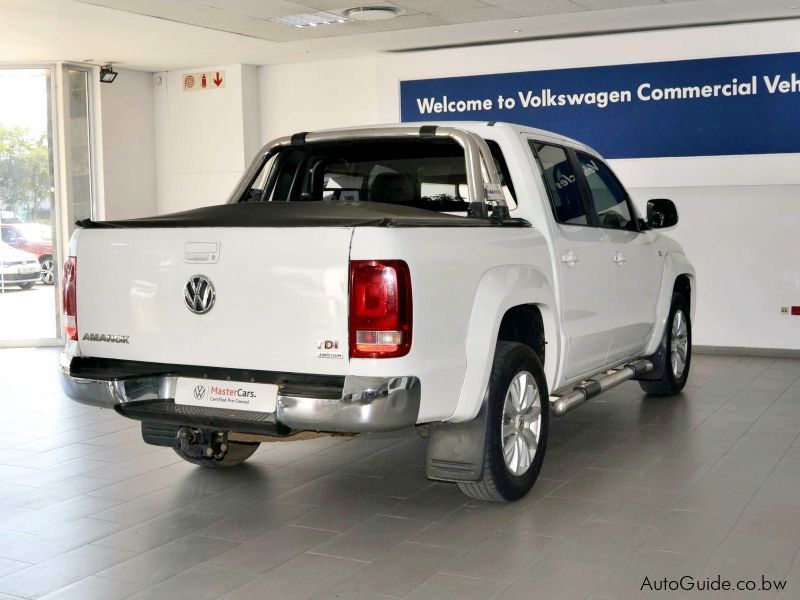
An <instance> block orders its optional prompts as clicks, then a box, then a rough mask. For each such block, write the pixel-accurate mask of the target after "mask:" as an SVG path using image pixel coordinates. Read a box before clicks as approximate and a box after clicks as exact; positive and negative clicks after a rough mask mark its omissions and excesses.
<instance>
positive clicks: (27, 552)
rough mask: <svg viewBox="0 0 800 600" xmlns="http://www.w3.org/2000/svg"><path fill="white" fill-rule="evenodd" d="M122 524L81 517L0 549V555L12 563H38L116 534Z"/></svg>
mask: <svg viewBox="0 0 800 600" xmlns="http://www.w3.org/2000/svg"><path fill="white" fill-rule="evenodd" d="M121 527H123V525H120V524H119V523H112V522H111V521H101V520H99V519H92V518H84V519H78V520H76V521H72V522H69V523H66V524H64V525H60V526H57V527H54V528H52V529H48V530H46V531H44V532H43V533H40V534H39V535H36V536H34V537H32V538H30V539H28V540H25V541H24V542H20V543H18V544H14V545H13V546H11V547H6V548H0V555H2V556H4V557H5V558H10V559H12V560H18V561H22V562H28V563H39V562H42V561H45V560H48V559H50V558H53V557H54V556H58V555H59V554H62V553H64V552H66V551H68V550H72V549H73V548H77V547H79V546H83V545H84V544H87V543H89V542H92V541H94V540H97V539H100V538H103V537H105V536H107V535H109V534H110V533H113V532H115V531H118V530H119V529H120V528H121Z"/></svg>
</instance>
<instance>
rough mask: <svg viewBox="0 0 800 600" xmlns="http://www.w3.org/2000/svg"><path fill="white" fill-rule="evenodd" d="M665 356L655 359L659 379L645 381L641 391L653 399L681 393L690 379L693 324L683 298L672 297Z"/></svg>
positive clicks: (663, 345) (665, 340) (662, 353)
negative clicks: (659, 375) (650, 395)
mask: <svg viewBox="0 0 800 600" xmlns="http://www.w3.org/2000/svg"><path fill="white" fill-rule="evenodd" d="M662 348H665V351H664V352H660V353H659V354H658V355H657V356H656V357H652V358H651V360H653V367H654V370H655V371H656V373H661V377H660V378H659V379H642V380H640V381H639V385H640V386H641V388H642V390H644V391H645V392H647V393H648V394H652V395H654V396H671V395H673V394H677V393H679V392H680V391H681V390H682V389H683V386H685V385H686V380H687V379H688V378H689V367H690V366H691V363H692V323H691V320H690V318H689V305H688V304H687V302H686V298H684V297H683V296H682V295H681V294H673V295H672V306H671V307H670V311H669V319H668V320H667V327H666V328H665V330H664V340H662Z"/></svg>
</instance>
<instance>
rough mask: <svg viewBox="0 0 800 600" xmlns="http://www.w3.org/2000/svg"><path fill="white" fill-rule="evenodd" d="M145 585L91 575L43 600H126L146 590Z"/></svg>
mask: <svg viewBox="0 0 800 600" xmlns="http://www.w3.org/2000/svg"><path fill="white" fill-rule="evenodd" d="M144 587H145V586H144V585H142V584H138V583H130V582H128V581H116V580H113V579H104V578H103V577H97V576H96V575H90V576H89V577H87V578H85V579H81V580H80V581H77V582H75V583H73V584H70V585H68V586H65V587H62V588H60V589H58V590H56V591H54V592H51V593H49V594H47V595H46V596H42V600H124V599H125V598H128V597H130V596H132V595H134V594H135V593H137V592H140V591H141V590H142V589H144Z"/></svg>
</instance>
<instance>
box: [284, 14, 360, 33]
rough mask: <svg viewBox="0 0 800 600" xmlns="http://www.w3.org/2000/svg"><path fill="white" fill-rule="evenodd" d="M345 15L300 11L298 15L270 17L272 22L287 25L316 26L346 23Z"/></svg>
mask: <svg viewBox="0 0 800 600" xmlns="http://www.w3.org/2000/svg"><path fill="white" fill-rule="evenodd" d="M349 20H350V19H348V18H347V17H343V16H342V15H336V14H333V13H329V12H313V13H302V14H299V15H286V16H283V17H275V18H274V19H270V21H272V22H273V23H280V24H281V25H287V26H289V27H300V28H301V29H303V28H306V27H317V26H318V25H334V24H336V23H347V21H349Z"/></svg>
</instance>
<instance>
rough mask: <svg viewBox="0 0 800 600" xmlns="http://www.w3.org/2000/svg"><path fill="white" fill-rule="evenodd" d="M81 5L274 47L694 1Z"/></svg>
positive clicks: (176, 0)
mask: <svg viewBox="0 0 800 600" xmlns="http://www.w3.org/2000/svg"><path fill="white" fill-rule="evenodd" d="M78 1H79V2H83V3H84V4H94V5H97V6H105V7H107V8H113V9H116V10H123V11H126V12H131V13H136V14H141V15H148V16H151V17H158V18H160V19H167V20H169V21H176V22H178V23H187V24H189V25H197V26H198V27H207V28H209V29H217V30H220V31H228V32H231V33H238V34H241V35H247V36H252V37H256V38H260V39H265V40H269V41H273V42H291V41H302V40H311V39H318V38H325V37H333V36H350V35H359V34H365V33H379V32H383V31H396V30H404V29H421V28H430V27H441V26H442V25H455V24H460V23H482V22H485V21H496V20H500V19H516V18H519V17H535V16H544V15H565V14H570V13H578V12H589V11H597V10H608V9H614V8H630V7H635V6H656V5H659V4H669V3H671V2H691V1H692V0H527V1H526V0H397V1H391V2H389V1H386V0H363V3H359V0H350V1H348V0H298V1H296V2H286V1H285V0H78ZM363 5H368V6H389V7H393V8H396V9H398V11H400V14H399V16H397V17H396V18H393V19H390V20H385V21H377V22H371V23H364V22H357V21H350V22H347V23H343V24H333V25H325V26H319V27H313V28H302V29H300V28H297V27H290V26H286V25H281V24H279V23H275V22H273V21H271V20H270V19H273V18H275V17H283V16H287V15H297V14H302V13H311V12H316V11H326V12H331V13H335V14H340V15H341V14H343V13H344V11H345V10H346V9H348V8H353V7H356V6H363Z"/></svg>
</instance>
